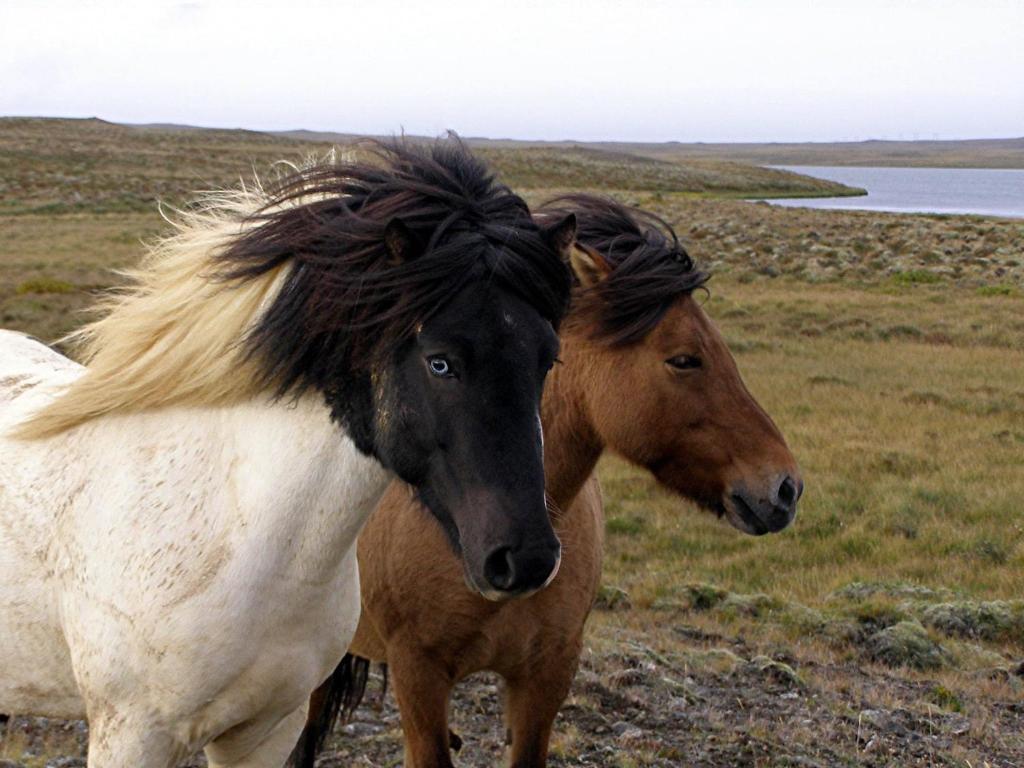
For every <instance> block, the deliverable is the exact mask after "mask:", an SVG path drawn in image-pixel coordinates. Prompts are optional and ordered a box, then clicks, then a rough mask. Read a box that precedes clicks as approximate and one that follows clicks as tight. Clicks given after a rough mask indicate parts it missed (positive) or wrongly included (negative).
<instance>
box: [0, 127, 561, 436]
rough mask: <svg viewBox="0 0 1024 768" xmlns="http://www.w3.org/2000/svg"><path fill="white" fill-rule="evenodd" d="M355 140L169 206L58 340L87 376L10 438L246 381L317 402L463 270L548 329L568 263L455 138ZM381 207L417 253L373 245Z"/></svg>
mask: <svg viewBox="0 0 1024 768" xmlns="http://www.w3.org/2000/svg"><path fill="white" fill-rule="evenodd" d="M360 150H361V157H362V160H361V161H360V162H355V161H346V162H339V161H336V160H333V159H332V160H330V161H327V162H321V163H315V164H311V165H309V166H307V167H304V168H299V169H297V170H295V171H294V173H292V174H290V175H288V176H286V177H285V178H283V179H281V180H280V181H279V182H277V183H276V184H275V185H274V186H273V187H272V188H267V189H264V188H263V187H261V186H259V185H257V186H255V187H253V188H248V189H247V188H242V189H240V190H235V191H227V192H218V193H211V194H208V195H206V196H205V197H203V198H202V199H201V200H200V201H199V203H198V204H197V205H196V206H194V207H192V208H191V209H189V210H188V211H186V212H182V213H181V214H180V216H179V220H178V221H176V222H174V226H175V228H176V230H177V231H176V233H174V234H172V235H171V236H170V237H167V238H165V239H163V240H161V241H159V242H157V243H156V244H155V245H153V246H152V247H151V248H150V250H149V253H148V254H147V256H146V257H145V259H144V260H143V261H142V262H141V264H140V265H139V267H138V268H137V269H135V270H133V271H131V272H129V273H128V277H129V279H130V283H129V285H128V287H126V288H123V289H120V290H118V291H116V292H114V293H112V294H111V295H110V296H109V297H108V298H107V299H106V300H104V301H103V302H101V303H100V304H99V305H98V306H99V308H100V310H101V311H102V313H103V316H102V317H101V318H100V319H99V320H97V321H95V322H93V323H91V324H89V325H87V326H85V327H84V328H82V329H81V330H79V331H77V332H76V333H74V334H72V335H71V336H70V337H69V341H70V342H71V343H72V344H73V346H74V347H75V348H76V349H77V350H78V357H79V359H80V360H81V361H82V362H83V363H84V364H85V365H86V366H87V370H86V372H85V373H84V374H83V375H82V377H81V378H80V379H78V380H77V381H76V382H75V383H74V384H72V385H71V386H70V387H69V388H68V389H67V390H66V391H65V392H64V393H62V395H61V396H60V397H59V398H58V399H57V400H55V401H54V402H53V403H52V404H51V405H49V406H48V407H46V408H45V409H43V410H42V411H40V412H39V413H38V414H37V415H35V416H34V417H33V418H32V419H30V420H28V421H27V422H25V423H24V424H23V425H22V426H21V427H20V428H19V432H18V436H20V437H23V438H38V437H44V436H48V435H53V434H57V433H59V432H62V431H64V430H67V429H69V428H71V427H74V426H76V425H79V424H82V423H84V422H86V421H88V420H90V419H93V418H96V417H98V416H101V415H104V414H112V413H122V412H137V411H142V410H148V409H154V408H161V407H165V406H169V405H190V406H211V405H224V404H229V403H232V402H237V401H240V400H243V399H248V398H251V397H253V396H255V395H256V394H258V393H260V392H262V391H267V392H268V393H270V394H273V395H275V396H282V395H286V394H296V395H297V394H299V393H301V392H303V391H306V390H308V389H310V388H312V389H317V390H320V391H321V392H323V393H324V395H325V396H326V397H327V399H328V401H329V402H330V401H331V399H332V395H333V396H334V397H335V398H339V397H343V396H344V395H345V392H343V391H342V392H340V393H339V389H341V390H344V389H345V387H346V386H349V385H350V384H346V382H351V380H352V376H353V373H354V372H355V373H358V374H360V375H361V376H362V378H364V379H365V378H367V377H368V375H369V371H370V370H371V369H372V368H373V366H374V365H375V364H376V363H377V362H378V361H381V360H383V359H384V358H386V357H387V356H388V355H389V354H390V353H391V352H392V351H393V350H394V349H395V348H396V346H397V345H398V344H400V343H401V342H402V341H404V340H405V339H406V338H408V337H409V336H410V335H411V334H412V333H413V332H414V330H415V328H416V327H417V326H418V325H420V324H421V323H423V322H424V321H425V320H426V319H428V318H429V317H430V316H431V314H433V313H434V312H435V311H436V310H437V309H438V308H440V306H441V305H443V304H444V303H445V301H446V300H447V299H449V298H450V297H451V296H452V295H453V294H454V293H455V292H457V291H458V290H459V289H460V288H461V287H463V286H464V285H466V284H467V283H468V282H469V281H472V280H481V279H485V280H491V281H493V282H497V283H499V284H501V285H503V287H505V288H507V289H508V290H511V291H513V292H515V293H516V294H518V295H519V296H521V297H522V298H523V299H524V300H525V301H527V302H528V303H530V304H531V305H532V306H533V307H534V308H536V309H537V311H538V312H539V313H540V314H541V315H542V316H544V317H545V318H547V319H549V320H550V321H551V322H552V323H553V324H555V325H556V326H557V324H558V321H559V319H560V318H561V315H562V313H563V311H564V309H565V305H566V303H567V301H568V293H569V276H568V271H567V270H566V269H565V266H564V265H563V264H562V262H561V261H560V259H559V258H558V257H557V255H556V254H555V253H554V252H553V251H552V249H551V247H550V246H549V245H548V244H547V243H546V242H545V240H544V238H543V237H542V235H541V233H540V230H539V228H538V226H537V224H536V223H535V222H534V221H533V219H532V218H531V216H530V212H529V210H528V208H527V206H526V203H525V202H524V201H523V200H522V199H521V198H520V197H518V196H517V195H514V194H513V193H512V192H511V191H510V190H509V189H508V188H507V187H505V186H503V185H501V184H498V183H497V182H496V181H495V179H494V176H493V174H491V172H490V171H489V170H488V169H487V167H486V166H485V165H484V164H483V163H481V162H480V161H479V160H478V159H477V158H475V157H474V156H473V155H472V154H471V153H470V152H469V151H468V150H467V149H466V148H465V146H464V145H463V144H462V143H461V142H460V141H459V140H458V139H457V138H456V137H451V138H449V139H447V140H443V141H438V142H435V143H433V144H429V145H411V144H408V143H406V142H404V141H393V142H387V143H383V142H365V143H364V144H362V145H361V147H360ZM393 219H399V220H401V221H402V222H403V223H404V224H405V225H406V229H407V230H408V231H410V232H411V233H412V235H413V236H414V237H415V239H416V240H417V241H418V248H417V250H418V251H421V252H420V253H419V255H418V256H417V257H415V258H411V259H405V260H396V259H395V258H394V257H393V256H392V254H391V253H390V252H389V250H388V248H387V246H386V244H385V238H384V232H385V228H386V226H387V225H388V223H389V222H390V221H392V220H393ZM332 413H333V414H334V416H335V417H336V418H338V416H339V414H338V413H337V412H336V411H335V408H334V406H333V405H332Z"/></svg>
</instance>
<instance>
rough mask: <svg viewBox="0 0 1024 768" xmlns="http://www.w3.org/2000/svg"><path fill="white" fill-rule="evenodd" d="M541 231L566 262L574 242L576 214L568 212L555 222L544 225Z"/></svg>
mask: <svg viewBox="0 0 1024 768" xmlns="http://www.w3.org/2000/svg"><path fill="white" fill-rule="evenodd" d="M543 233H544V238H545V239H546V240H547V241H548V244H549V245H550V246H551V247H552V248H553V249H554V250H555V252H556V253H557V254H558V255H559V256H561V257H562V261H564V262H566V263H567V264H568V263H569V259H570V256H571V254H572V249H573V245H574V244H575V242H576V214H575V213H570V214H569V215H568V216H566V217H565V218H564V219H562V220H560V221H558V222H556V223H555V224H552V225H551V226H546V227H544V228H543Z"/></svg>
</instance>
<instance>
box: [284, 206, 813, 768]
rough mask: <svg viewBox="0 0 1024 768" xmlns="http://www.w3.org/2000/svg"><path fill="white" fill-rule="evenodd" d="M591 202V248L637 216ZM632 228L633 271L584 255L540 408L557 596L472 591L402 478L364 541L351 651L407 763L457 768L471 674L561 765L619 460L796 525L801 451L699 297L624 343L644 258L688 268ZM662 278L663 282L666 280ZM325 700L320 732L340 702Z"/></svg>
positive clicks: (778, 523)
mask: <svg viewBox="0 0 1024 768" xmlns="http://www.w3.org/2000/svg"><path fill="white" fill-rule="evenodd" d="M583 203H584V205H583V208H582V209H580V210H578V211H577V215H578V217H579V221H580V237H581V243H583V244H584V245H586V244H587V241H586V235H587V232H588V228H587V227H588V216H589V218H591V219H593V218H594V217H595V216H597V217H598V218H599V219H600V216H601V215H606V216H611V217H612V218H614V217H615V215H616V214H621V213H622V209H621V207H617V206H614V205H613V204H604V203H602V204H600V205H597V204H595V207H594V208H593V209H590V208H588V205H589V202H588V200H587V199H584V200H583ZM602 206H604V207H602ZM606 209H607V210H606ZM616 222H617V223H619V224H621V225H622V226H623V227H626V223H627V222H629V223H630V224H631V226H632V227H633V228H635V229H636V230H637V232H636V234H637V237H636V238H634V240H633V241H632V242H633V243H634V244H635V245H636V247H635V248H634V249H632V251H631V253H632V257H633V261H632V262H630V258H628V256H629V255H628V254H627V257H623V256H622V254H619V258H615V254H608V252H607V250H608V249H599V248H595V249H588V250H580V251H577V252H576V258H574V263H573V267H574V271H575V272H576V274H577V276H578V278H579V280H580V287H579V290H578V292H577V294H576V297H575V299H574V308H573V310H572V311H571V313H570V316H569V318H568V320H567V322H566V325H565V326H564V327H563V333H562V352H561V357H562V360H563V361H564V364H563V365H560V366H556V367H555V369H554V371H552V373H551V375H550V376H549V377H548V383H547V385H546V388H545V392H544V398H543V403H542V420H543V425H544V434H545V477H546V483H547V491H548V495H549V497H550V498H551V500H552V502H553V504H552V507H553V512H552V520H553V523H554V527H555V530H556V532H557V534H558V536H559V538H560V539H561V541H562V544H563V555H562V562H561V570H560V571H559V573H558V576H557V577H556V578H555V579H554V581H553V582H552V583H551V585H550V586H548V587H547V588H546V589H544V590H542V591H540V592H537V593H536V594H533V595H532V596H529V597H527V598H525V599H521V600H516V601H511V602H506V603H493V602H488V601H487V600H484V599H482V598H481V597H479V596H478V595H475V594H473V593H471V592H470V591H469V590H467V589H466V586H465V583H464V578H463V574H462V569H461V566H460V565H459V561H458V559H457V557H456V555H455V554H454V553H453V552H452V549H451V547H450V546H449V545H448V543H447V541H446V539H445V537H444V534H443V533H442V531H441V528H440V527H439V526H438V525H437V523H435V522H434V521H433V520H432V519H431V518H430V517H429V516H428V515H427V514H426V513H425V512H424V510H423V509H422V508H421V506H420V505H419V503H418V502H417V501H416V499H415V498H414V497H413V496H412V494H411V492H410V490H409V488H408V487H407V486H404V485H401V484H395V485H393V486H392V488H391V489H390V490H389V492H388V494H387V495H386V496H385V498H384V500H383V501H382V502H381V504H380V506H379V507H378V508H377V510H376V511H375V512H374V514H373V515H372V516H371V518H370V521H369V523H368V524H367V526H366V528H365V529H364V531H363V533H362V534H361V537H360V540H359V548H358V552H359V569H360V578H361V588H362V608H363V612H362V615H361V618H360V622H359V628H358V630H357V632H356V636H355V639H354V640H353V642H352V645H351V646H350V654H351V655H354V656H357V657H362V658H364V659H370V660H373V661H379V662H386V663H387V664H388V667H389V672H390V678H391V680H392V681H393V686H394V691H395V696H396V698H397V700H398V704H399V708H400V712H401V718H402V728H403V731H404V733H405V737H406V760H405V765H406V766H407V768H434V767H435V766H441V767H443V766H451V765H453V764H452V761H451V756H450V746H451V745H450V739H449V730H448V722H447V715H448V699H449V696H450V694H451V690H452V688H453V686H454V685H455V684H456V683H457V682H458V681H459V680H461V679H463V678H464V677H466V676H467V675H470V674H472V673H474V672H478V671H481V670H490V671H494V672H497V673H498V674H500V675H501V676H502V677H503V678H504V679H505V681H506V682H507V707H506V718H507V721H508V727H509V731H510V735H511V743H512V747H511V749H512V754H511V764H512V766H513V767H514V768H539V767H541V766H544V765H545V764H546V760H547V751H548V741H549V737H550V733H551V726H552V723H553V721H554V718H555V716H556V714H557V712H558V709H559V707H560V706H561V704H562V702H563V701H564V699H565V697H566V695H567V694H568V691H569V687H570V684H571V682H572V679H573V676H574V674H575V671H576V667H577V664H578V661H579V657H580V651H581V647H582V640H583V628H584V623H585V621H586V618H587V615H588V614H589V612H590V609H591V606H592V604H593V601H594V598H595V595H596V593H597V589H598V586H599V581H600V571H601V557H602V545H603V529H604V518H603V508H602V503H601V495H600V489H599V486H598V483H597V479H596V477H594V476H593V471H594V467H595V466H596V463H597V461H598V459H599V458H600V456H601V454H602V452H603V451H604V450H605V449H606V448H611V449H612V450H614V451H615V452H617V453H619V454H620V455H622V456H624V457H625V458H627V459H629V460H631V461H633V462H634V463H636V464H638V465H641V466H644V467H646V468H648V469H649V470H650V471H651V472H652V473H653V474H654V475H655V477H657V479H658V480H659V481H660V482H661V483H662V484H664V485H666V486H668V487H669V488H672V489H674V490H676V491H677V492H679V493H680V494H682V495H685V496H687V497H689V498H693V499H696V500H698V501H699V502H701V503H702V504H703V505H705V506H709V507H711V508H713V509H716V510H717V511H718V512H719V513H720V514H722V515H724V516H726V517H727V518H728V519H729V521H730V522H732V523H733V524H734V525H735V526H736V527H738V528H740V529H741V530H744V531H747V532H751V533H764V532H766V531H769V530H779V529H780V528H782V527H784V526H785V525H786V524H788V522H789V521H790V520H791V519H792V516H793V514H794V513H795V508H796V499H797V497H798V496H799V494H800V491H801V490H802V484H801V483H800V480H799V475H798V470H797V468H796V464H795V462H794V460H793V457H792V456H791V455H790V453H789V450H788V448H787V447H786V444H785V441H784V440H783V438H782V436H781V434H780V433H779V432H778V430H777V429H776V428H775V425H774V424H773V423H772V422H771V420H770V419H769V418H768V416H767V415H766V414H765V413H764V412H763V411H762V410H761V409H760V407H759V406H758V405H757V403H756V402H755V401H754V400H753V398H752V397H751V396H750V394H749V392H747V390H746V388H745V387H744V385H743V383H742V380H741V379H740V376H739V373H738V371H737V370H736V367H735V363H734V362H733V360H732V357H731V355H730V354H729V352H728V350H727V348H726V347H725V344H724V342H723V341H722V338H721V336H720V335H719V333H718V331H717V329H715V327H714V326H713V325H712V323H711V322H710V320H709V319H708V318H707V316H706V315H705V314H704V312H703V310H702V309H701V308H700V306H699V305H698V303H697V302H696V301H695V300H694V299H693V298H692V296H691V295H690V292H691V291H692V286H691V288H690V290H683V291H680V292H677V293H676V294H675V295H671V296H670V298H669V299H668V300H667V301H666V302H665V305H664V306H663V307H662V308H661V311H660V312H658V313H655V314H654V315H652V316H649V317H646V316H645V317H646V320H645V322H646V323H647V326H648V327H644V328H642V329H641V331H642V332H640V333H639V334H635V337H634V338H632V339H622V338H618V339H616V341H617V342H618V343H609V340H608V337H609V336H614V335H615V331H616V327H615V326H614V325H613V324H611V323H610V322H609V321H608V318H609V316H614V317H616V318H617V319H618V320H619V321H620V326H623V327H625V326H626V325H629V323H630V320H629V318H627V317H625V316H624V315H623V313H622V312H619V313H618V315H616V314H615V309H616V307H615V306H614V303H615V294H614V293H613V292H612V291H613V290H616V291H622V290H626V291H629V290H632V288H631V287H630V286H641V287H642V281H638V278H637V277H636V270H637V264H638V261H640V262H642V260H643V259H645V258H650V259H652V260H653V259H658V258H666V257H668V258H672V257H673V254H672V252H671V247H670V245H671V243H670V242H669V241H668V240H667V239H666V238H665V237H664V236H660V237H659V236H657V235H656V234H652V233H654V232H655V230H654V228H653V227H651V225H650V224H649V223H648V226H647V227H642V226H641V225H640V224H638V222H637V221H635V220H632V219H629V218H627V219H625V220H622V221H619V220H618V219H616ZM590 223H591V224H592V225H594V224H595V222H593V221H591V222H590ZM604 223H605V222H604V221H603V220H599V221H597V222H596V224H597V225H603V224H604ZM592 230H593V227H592V228H591V231H592ZM605 230H607V227H605ZM605 234H607V235H608V237H607V238H605V239H604V240H601V239H598V244H599V245H600V244H605V245H607V242H609V240H610V241H611V242H614V243H618V242H620V240H621V238H620V237H619V236H617V235H616V233H615V232H614V231H612V232H605ZM631 234H632V231H631ZM675 247H676V248H678V245H676V246H675ZM647 251H652V253H650V254H648V253H647ZM683 256H685V254H683ZM675 258H676V260H677V261H678V257H675ZM687 259H688V257H687ZM624 265H625V266H624ZM640 266H641V267H642V268H646V267H644V265H643V264H642V263H641V264H640ZM654 266H658V265H654ZM658 268H660V267H658ZM690 269H691V270H692V265H691V266H690ZM631 270H632V271H631ZM617 272H619V273H629V275H630V276H631V277H632V280H631V282H628V283H625V284H624V287H622V288H618V287H615V286H613V285H612V281H613V280H614V279H616V273H617ZM641 272H642V269H641ZM653 277H654V278H655V280H654V281H653V283H652V284H653V285H655V286H658V285H660V282H659V281H660V280H661V277H662V275H661V273H656V274H653ZM670 279H672V275H671V273H666V274H664V280H665V281H668V280H670ZM634 298H636V297H635V296H634ZM634 320H635V318H634ZM602 322H604V325H605V328H604V330H603V332H602V331H599V330H598V328H599V327H600V326H601V324H602ZM609 325H612V327H608V326H609ZM634 325H636V323H635V322H634ZM618 330H622V328H621V327H620V328H618ZM627 330H628V329H627ZM633 330H634V331H635V330H636V328H633ZM769 502H770V503H769ZM329 685H331V681H328V683H327V684H325V686H329ZM318 694H320V695H317V696H315V697H314V700H313V707H312V710H311V715H310V721H311V722H312V721H314V720H315V719H317V715H318V713H317V711H316V710H317V709H318V708H320V707H322V706H323V701H324V699H325V695H324V694H323V693H322V692H318ZM308 743H309V742H307V745H308ZM298 754H299V764H300V765H303V764H305V765H311V764H312V762H311V758H310V753H309V751H308V746H307V752H306V753H305V755H303V752H302V747H300V751H299V753H298Z"/></svg>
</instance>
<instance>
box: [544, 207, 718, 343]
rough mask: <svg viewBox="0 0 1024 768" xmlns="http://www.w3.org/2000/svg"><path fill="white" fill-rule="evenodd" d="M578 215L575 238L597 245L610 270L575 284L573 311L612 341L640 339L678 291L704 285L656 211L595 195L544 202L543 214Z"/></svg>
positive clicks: (601, 336) (597, 333)
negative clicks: (590, 284)
mask: <svg viewBox="0 0 1024 768" xmlns="http://www.w3.org/2000/svg"><path fill="white" fill-rule="evenodd" d="M570 213H573V214H575V215H576V226H577V230H576V242H577V243H579V244H580V245H582V246H584V247H586V248H589V249H591V250H593V251H596V252H597V253H598V254H599V255H600V256H601V257H602V258H603V259H604V261H605V262H606V263H607V265H608V267H609V268H610V272H609V274H608V275H607V277H605V278H604V279H603V280H601V281H600V282H599V283H597V284H596V285H594V286H593V287H590V288H583V287H582V286H580V285H577V286H576V291H575V293H574V295H573V312H572V317H574V318H576V320H575V321H574V322H577V324H581V323H585V324H587V325H588V326H590V327H591V328H593V335H594V336H595V338H599V339H602V340H604V341H606V342H608V343H610V344H612V345H618V344H629V343H632V342H634V341H639V340H640V339H643V338H644V337H645V336H646V335H647V334H648V333H650V332H651V330H653V329H654V327H655V326H656V325H657V324H658V323H659V322H660V321H661V318H662V317H664V315H665V313H666V312H667V311H668V309H669V307H671V306H672V303H673V302H674V301H675V300H676V299H677V298H679V296H681V295H684V294H685V295H689V294H690V293H693V291H695V290H697V289H698V288H702V287H703V286H704V285H705V284H706V283H707V281H708V274H707V273H706V272H703V271H701V270H700V269H698V268H697V266H696V264H695V263H694V261H693V259H692V258H690V255H689V254H688V253H687V252H686V249H685V248H683V246H682V244H680V242H679V238H678V237H677V236H676V233H675V230H673V229H672V227H671V226H670V225H669V224H668V223H667V222H665V221H664V220H663V219H661V218H660V217H658V216H656V215H654V214H653V213H650V212H649V211H644V210H641V209H639V208H633V207H630V206H627V205H623V204H622V203H619V202H616V201H615V200H612V199H611V198H608V197H601V196H597V195H583V194H580V195H565V196H562V197H557V198H555V199H553V200H550V201H548V202H547V203H545V204H544V205H543V206H542V207H541V208H540V209H539V210H538V211H537V215H538V217H539V218H541V219H547V217H549V216H550V217H552V218H557V217H559V216H564V215H567V214H570Z"/></svg>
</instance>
